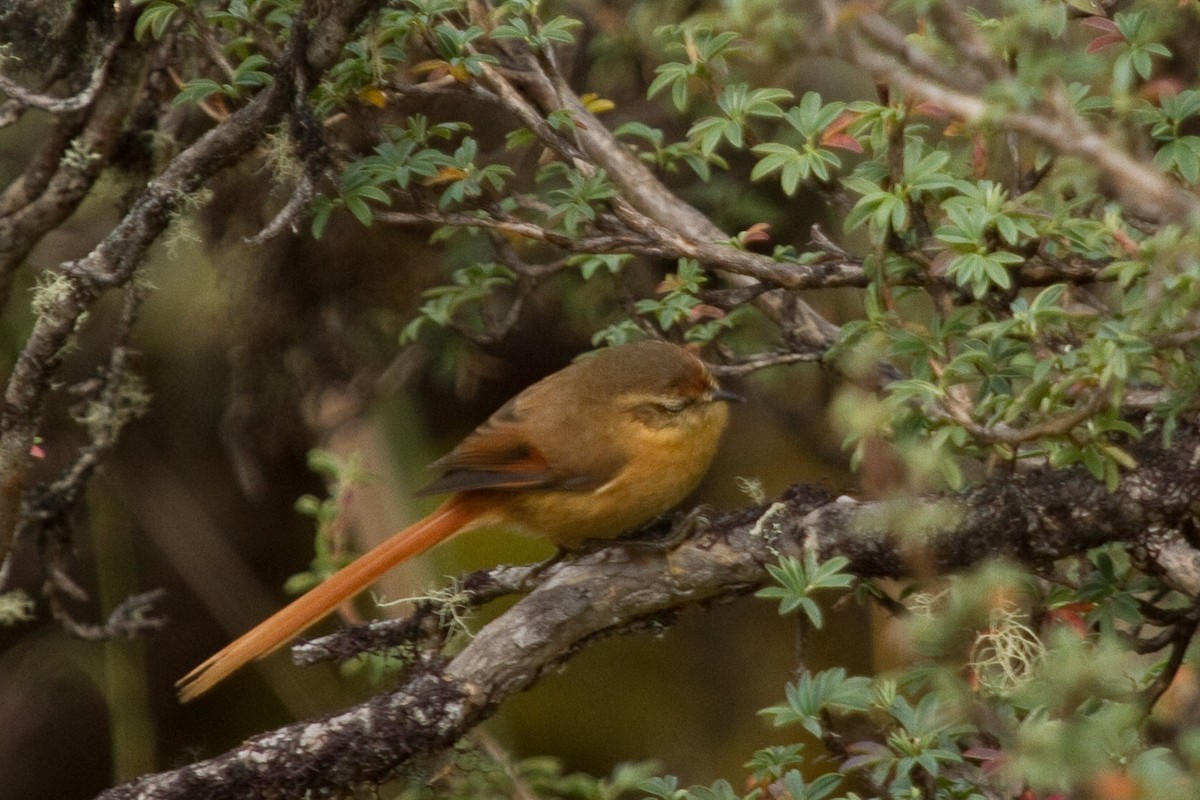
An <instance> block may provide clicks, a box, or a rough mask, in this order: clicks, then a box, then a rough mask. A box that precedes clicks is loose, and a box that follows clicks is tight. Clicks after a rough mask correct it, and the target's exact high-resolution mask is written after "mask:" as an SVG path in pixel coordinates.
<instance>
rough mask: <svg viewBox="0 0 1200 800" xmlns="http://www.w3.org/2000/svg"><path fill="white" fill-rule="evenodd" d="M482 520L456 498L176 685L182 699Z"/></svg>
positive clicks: (461, 498) (193, 695) (203, 689)
mask: <svg viewBox="0 0 1200 800" xmlns="http://www.w3.org/2000/svg"><path fill="white" fill-rule="evenodd" d="M479 516H480V512H479V510H478V509H477V508H476V507H475V506H474V505H473V504H472V503H470V502H468V501H467V500H466V499H465V498H464V496H463V495H454V496H453V497H451V498H450V499H449V500H447V501H446V502H445V503H442V505H441V506H439V507H438V508H437V509H436V510H435V511H433V512H432V513H431V514H430V515H429V516H427V517H425V518H424V519H422V520H420V521H419V522H416V523H414V524H412V525H410V526H409V527H407V528H405V529H404V530H402V531H400V532H399V533H396V534H393V535H392V536H391V537H390V538H389V539H387V540H385V541H384V542H382V543H380V544H379V545H377V546H376V547H375V548H373V549H372V550H371V551H370V552H368V553H366V554H364V555H362V556H360V557H359V558H357V559H355V560H354V561H353V562H351V563H350V564H347V565H346V566H345V567H343V568H342V569H340V570H339V571H338V572H336V573H334V574H333V575H332V576H331V577H330V578H329V580H327V581H325V582H323V583H321V584H319V585H317V586H316V587H314V588H313V589H311V590H310V591H308V592H306V593H305V594H303V595H301V596H300V597H298V598H296V599H295V600H293V601H292V602H291V603H289V604H288V605H287V606H285V607H284V608H282V609H280V610H279V611H277V612H276V613H274V614H272V615H271V616H270V617H268V618H267V619H265V620H263V621H262V622H260V623H259V624H258V625H256V626H255V627H254V628H252V629H250V630H249V631H247V632H246V633H244V634H242V635H241V636H239V637H238V638H237V639H235V640H233V641H232V642H230V643H229V644H228V645H226V646H225V647H224V648H222V649H221V650H219V651H218V652H216V653H214V654H213V655H212V656H210V657H209V658H208V659H207V660H205V661H204V662H203V663H202V664H200V665H199V666H197V667H196V668H195V669H193V670H192V671H191V672H189V673H188V674H187V675H184V676H183V677H182V678H180V679H179V680H178V681H176V683H175V687H176V689H177V690H178V692H179V699H180V701H182V702H184V703H186V702H188V701H189V700H194V699H195V698H197V697H199V696H200V695H202V694H204V693H205V692H207V691H208V690H209V689H211V688H212V687H213V686H215V685H216V684H218V683H220V682H221V681H223V680H224V679H225V678H227V677H229V675H231V674H232V673H233V672H235V671H236V670H238V669H239V668H241V667H242V666H244V665H245V664H248V663H249V662H251V661H254V660H255V659H259V658H262V657H263V656H265V655H267V654H268V653H270V652H272V651H273V650H275V649H276V648H278V647H279V646H280V645H283V644H284V643H286V642H287V641H289V640H290V639H292V638H293V637H295V636H297V635H298V634H299V633H300V632H301V631H303V630H304V629H305V628H308V627H309V626H311V625H313V624H314V623H316V622H318V621H319V620H321V619H323V618H324V617H326V616H328V615H329V614H330V613H331V612H332V611H333V610H334V609H336V608H337V607H338V606H339V605H341V604H342V603H343V602H345V601H346V600H348V599H350V598H351V597H353V596H354V595H356V594H358V593H359V592H361V591H362V590H363V589H366V588H367V587H368V586H370V585H371V584H372V583H374V582H375V580H376V579H377V578H379V576H380V575H382V574H383V573H385V572H387V571H388V570H389V569H391V568H392V567H394V566H396V565H397V564H400V563H401V562H403V561H406V560H407V559H409V558H412V557H413V556H416V555H419V554H421V553H423V552H425V551H426V550H428V549H429V548H430V547H433V546H434V545H435V544H437V543H438V542H441V541H443V540H445V539H448V538H450V537H451V536H452V535H454V534H455V533H457V532H458V531H460V530H462V529H463V527H465V526H466V525H467V524H468V523H470V522H473V521H474V520H476V519H477V518H478V517H479Z"/></svg>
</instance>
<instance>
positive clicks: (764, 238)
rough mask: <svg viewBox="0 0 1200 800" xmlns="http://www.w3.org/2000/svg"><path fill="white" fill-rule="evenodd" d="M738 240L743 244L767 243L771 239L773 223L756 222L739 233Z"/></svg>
mask: <svg viewBox="0 0 1200 800" xmlns="http://www.w3.org/2000/svg"><path fill="white" fill-rule="evenodd" d="M738 241H740V242H741V243H742V244H743V245H746V246H750V245H756V244H766V243H767V242H769V241H771V223H769V222H756V223H754V224H753V225H751V226H750V227H749V228H746V230H744V231H742V232H741V233H739V234H738Z"/></svg>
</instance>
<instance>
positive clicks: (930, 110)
mask: <svg viewBox="0 0 1200 800" xmlns="http://www.w3.org/2000/svg"><path fill="white" fill-rule="evenodd" d="M913 111H915V112H916V113H918V114H924V115H925V116H927V117H940V118H942V119H945V118H946V117H948V116H950V115H949V114H947V113H946V109H944V108H942V107H941V106H939V105H938V104H937V103H935V102H933V101H932V100H922V101H921V102H920V103H917V104H916V105H915V106H913Z"/></svg>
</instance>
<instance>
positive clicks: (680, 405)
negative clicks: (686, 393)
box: [658, 397, 688, 414]
mask: <svg viewBox="0 0 1200 800" xmlns="http://www.w3.org/2000/svg"><path fill="white" fill-rule="evenodd" d="M687 405H688V402H687V400H684V399H683V398H682V397H672V398H668V399H664V400H660V401H659V402H658V406H659V408H661V409H662V410H663V411H666V412H668V413H671V414H678V413H679V412H680V411H683V409H685V408H687Z"/></svg>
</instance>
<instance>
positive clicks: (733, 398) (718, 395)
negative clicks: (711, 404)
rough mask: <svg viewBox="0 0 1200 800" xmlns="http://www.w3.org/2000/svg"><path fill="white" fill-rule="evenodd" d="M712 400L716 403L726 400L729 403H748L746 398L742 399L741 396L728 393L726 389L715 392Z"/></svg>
mask: <svg viewBox="0 0 1200 800" xmlns="http://www.w3.org/2000/svg"><path fill="white" fill-rule="evenodd" d="M712 399H713V400H714V401H716V400H724V401H725V402H727V403H744V402H746V398H744V397H742V396H741V395H740V394H734V393H733V392H727V391H725V390H724V389H717V390H716V391H715V392H713V393H712Z"/></svg>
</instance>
